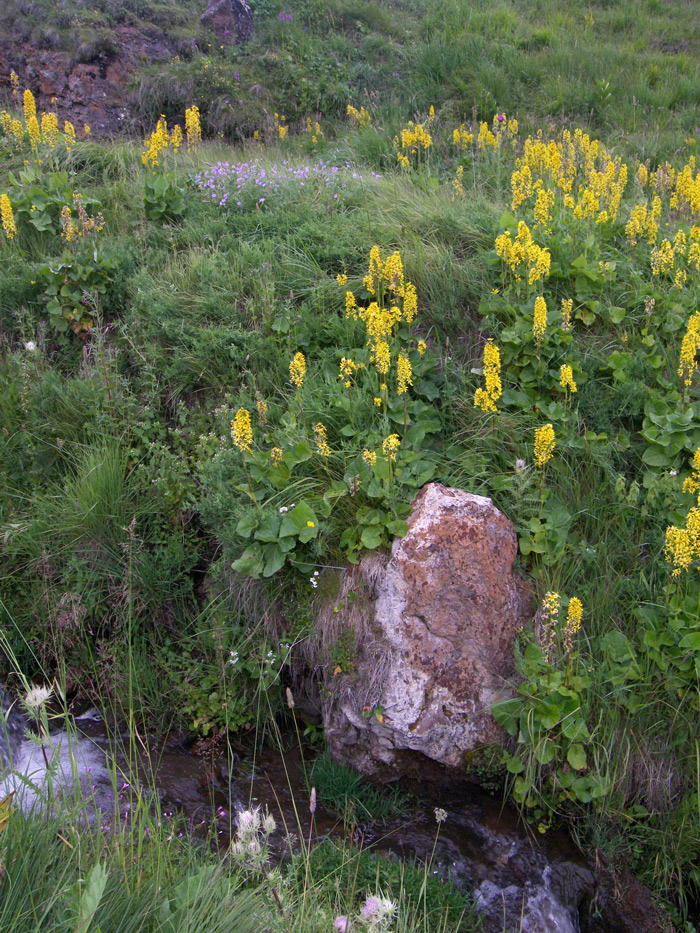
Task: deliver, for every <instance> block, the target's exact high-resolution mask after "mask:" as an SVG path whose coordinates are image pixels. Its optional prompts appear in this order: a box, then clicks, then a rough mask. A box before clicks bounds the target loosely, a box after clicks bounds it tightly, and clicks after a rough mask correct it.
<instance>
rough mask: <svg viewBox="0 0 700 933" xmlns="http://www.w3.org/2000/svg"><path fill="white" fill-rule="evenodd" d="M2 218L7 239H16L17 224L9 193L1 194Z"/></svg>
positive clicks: (0, 214) (0, 208) (0, 211)
mask: <svg viewBox="0 0 700 933" xmlns="http://www.w3.org/2000/svg"><path fill="white" fill-rule="evenodd" d="M0 220H1V221H2V229H3V230H4V231H5V236H6V237H7V239H8V240H14V238H15V237H16V236H17V226H16V224H15V217H14V214H13V213H12V203H11V201H10V199H9V197H8V196H7V194H0Z"/></svg>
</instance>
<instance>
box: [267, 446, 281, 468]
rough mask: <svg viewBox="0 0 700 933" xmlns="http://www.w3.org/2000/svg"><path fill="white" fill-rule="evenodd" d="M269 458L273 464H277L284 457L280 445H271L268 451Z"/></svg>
mask: <svg viewBox="0 0 700 933" xmlns="http://www.w3.org/2000/svg"><path fill="white" fill-rule="evenodd" d="M270 459H271V460H272V463H273V464H274V465H275V466H279V465H280V463H282V460H283V459H284V451H283V450H282V448H281V447H273V448H272V450H271V451H270Z"/></svg>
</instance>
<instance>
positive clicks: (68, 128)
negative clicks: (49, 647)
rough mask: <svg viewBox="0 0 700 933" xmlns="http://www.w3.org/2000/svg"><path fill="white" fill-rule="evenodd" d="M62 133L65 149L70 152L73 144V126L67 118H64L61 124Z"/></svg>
mask: <svg viewBox="0 0 700 933" xmlns="http://www.w3.org/2000/svg"><path fill="white" fill-rule="evenodd" d="M63 133H64V135H65V143H66V149H67V150H68V151H69V152H70V151H71V149H72V148H73V146H74V145H75V127H74V126H73V124H72V123H71V122H70V121H69V120H66V122H65V123H64V124H63Z"/></svg>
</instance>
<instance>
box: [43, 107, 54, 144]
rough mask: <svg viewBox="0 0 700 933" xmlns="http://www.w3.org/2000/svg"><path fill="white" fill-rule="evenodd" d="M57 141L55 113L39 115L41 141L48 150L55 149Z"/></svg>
mask: <svg viewBox="0 0 700 933" xmlns="http://www.w3.org/2000/svg"><path fill="white" fill-rule="evenodd" d="M57 140H58V117H57V116H56V114H55V113H43V114H42V115H41V141H42V142H43V143H44V145H45V146H48V147H49V149H55V148H56V142H57Z"/></svg>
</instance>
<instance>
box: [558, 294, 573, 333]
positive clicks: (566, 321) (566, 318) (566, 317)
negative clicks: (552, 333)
mask: <svg viewBox="0 0 700 933" xmlns="http://www.w3.org/2000/svg"><path fill="white" fill-rule="evenodd" d="M573 310H574V299H573V298H562V301H561V326H562V327H563V328H564V330H568V328H569V327H571V314H572V312H573Z"/></svg>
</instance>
